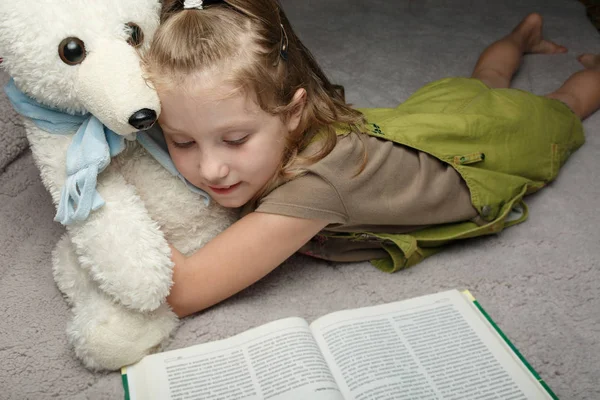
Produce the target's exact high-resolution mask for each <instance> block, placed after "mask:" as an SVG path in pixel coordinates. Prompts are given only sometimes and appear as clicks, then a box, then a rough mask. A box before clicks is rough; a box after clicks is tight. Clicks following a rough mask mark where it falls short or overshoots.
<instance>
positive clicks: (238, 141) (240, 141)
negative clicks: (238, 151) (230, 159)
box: [223, 135, 250, 146]
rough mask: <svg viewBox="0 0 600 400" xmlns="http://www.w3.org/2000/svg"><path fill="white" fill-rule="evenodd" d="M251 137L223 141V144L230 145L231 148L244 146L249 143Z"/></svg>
mask: <svg viewBox="0 0 600 400" xmlns="http://www.w3.org/2000/svg"><path fill="white" fill-rule="evenodd" d="M249 137H250V135H246V136H243V137H241V138H238V139H223V143H225V144H228V145H230V146H241V145H242V144H244V143H246V142H247V141H248V138H249Z"/></svg>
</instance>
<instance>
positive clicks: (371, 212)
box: [244, 133, 477, 261]
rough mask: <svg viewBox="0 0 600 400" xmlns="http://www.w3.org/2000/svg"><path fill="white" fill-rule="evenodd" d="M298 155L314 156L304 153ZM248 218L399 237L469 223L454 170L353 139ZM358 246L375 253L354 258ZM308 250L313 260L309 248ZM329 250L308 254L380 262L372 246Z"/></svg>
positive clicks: (465, 194) (465, 196)
mask: <svg viewBox="0 0 600 400" xmlns="http://www.w3.org/2000/svg"><path fill="white" fill-rule="evenodd" d="M359 135H360V137H359ZM361 138H362V140H361ZM363 144H364V149H365V150H366V152H367V163H366V165H365V168H364V169H363V170H362V172H360V173H359V174H358V175H356V173H357V172H358V171H359V167H360V165H361V164H362V162H363ZM306 151H307V152H310V151H314V149H311V147H310V146H309V148H308V149H307V150H306ZM252 208H253V207H252V206H249V207H248V208H247V209H245V210H244V214H245V213H247V212H249V211H252ZM255 211H257V212H265V213H272V214H280V215H287V216H293V217H299V218H308V219H321V220H325V221H328V222H329V225H327V227H326V228H325V231H329V232H386V233H406V232H410V231H414V230H417V229H420V228H423V227H425V226H430V225H437V224H444V223H449V222H457V221H463V220H469V219H472V218H474V217H476V216H477V211H476V210H475V208H474V207H473V206H472V204H471V199H470V193H469V189H468V188H467V185H466V184H465V182H464V181H463V179H462V178H461V177H460V175H459V174H458V172H456V170H455V169H454V168H452V167H451V166H449V165H448V164H446V163H443V162H441V161H440V160H438V159H437V158H435V157H433V156H430V155H428V154H427V153H423V152H420V151H416V150H414V149H411V148H409V147H406V146H402V145H399V144H395V143H393V142H391V141H387V140H383V139H379V138H376V137H373V136H369V135H366V134H359V133H350V134H348V135H344V136H338V142H337V144H336V146H335V148H334V149H333V150H332V151H331V153H329V154H328V155H327V156H326V157H325V158H323V159H322V160H320V161H318V162H317V163H315V164H313V165H312V166H310V167H309V168H308V173H306V174H305V175H303V176H300V177H298V178H296V179H294V180H292V181H290V182H287V183H285V184H283V185H281V186H279V187H277V188H275V189H274V190H272V191H271V192H270V193H268V194H267V195H265V196H264V197H263V198H262V199H261V200H259V202H258V206H256V209H255ZM309 245H310V243H309ZM313 245H314V243H313ZM321 245H322V243H321ZM321 245H320V246H318V247H319V248H320V249H321V248H322V247H323V246H321ZM357 246H358V247H357ZM365 246H366V248H365V249H364V250H367V249H374V248H375V249H378V250H377V251H376V252H373V251H367V252H366V253H365V252H364V251H362V252H361V251H360V250H361V249H362V248H364V247H365ZM309 247H311V250H310V252H311V253H315V249H314V246H309ZM335 247H336V249H321V250H320V251H319V253H320V254H313V255H315V256H319V257H322V258H327V259H331V260H339V261H356V260H359V259H360V260H366V259H372V258H380V257H383V256H384V255H385V253H384V252H383V250H381V246H380V245H379V244H376V243H371V244H368V243H364V244H362V245H361V244H357V243H353V244H352V245H351V246H350V244H349V246H342V247H347V249H344V248H341V249H338V248H337V247H339V246H335ZM348 251H351V252H352V253H353V254H354V255H353V256H352V257H350V258H348V256H349V254H332V252H333V253H339V252H342V253H347V252H348ZM356 251H358V253H356ZM376 255H379V257H376Z"/></svg>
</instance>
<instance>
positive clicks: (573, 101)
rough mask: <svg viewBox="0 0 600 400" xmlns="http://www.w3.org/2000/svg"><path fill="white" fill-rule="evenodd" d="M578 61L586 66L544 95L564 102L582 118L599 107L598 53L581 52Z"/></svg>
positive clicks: (599, 76)
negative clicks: (554, 89) (556, 88)
mask: <svg viewBox="0 0 600 400" xmlns="http://www.w3.org/2000/svg"><path fill="white" fill-rule="evenodd" d="M579 62H580V63H581V64H583V66H584V67H585V68H586V69H584V70H583V71H579V72H576V73H574V74H573V75H571V76H570V77H569V79H567V80H566V82H565V83H564V84H563V85H562V86H561V87H560V88H558V90H556V91H555V92H552V93H550V94H547V95H546V97H550V98H552V99H558V100H560V101H562V102H563V103H566V104H567V105H568V106H569V107H570V108H571V110H573V112H574V113H575V114H577V115H578V116H579V118H581V119H584V118H586V117H587V116H589V115H590V114H592V113H593V112H594V111H596V110H598V109H599V108H600V54H596V55H594V54H583V55H581V56H579Z"/></svg>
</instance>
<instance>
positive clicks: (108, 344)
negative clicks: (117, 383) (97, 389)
mask: <svg viewBox="0 0 600 400" xmlns="http://www.w3.org/2000/svg"><path fill="white" fill-rule="evenodd" d="M73 313H74V317H73V320H72V321H71V322H70V323H69V325H68V327H67V335H68V337H69V342H70V343H71V344H72V345H73V347H74V350H75V354H76V356H77V357H78V358H79V359H80V360H81V361H82V362H83V364H84V365H85V366H86V367H87V368H89V369H91V370H118V369H119V368H121V367H123V366H126V365H131V364H133V363H136V362H137V361H139V360H140V359H142V357H144V356H145V355H148V354H150V353H153V352H156V351H158V350H160V349H161V348H162V347H163V346H164V345H165V344H166V342H167V340H168V339H169V337H170V335H171V333H172V332H173V331H174V330H175V328H176V327H177V325H178V321H179V320H178V318H177V316H176V315H175V314H174V313H173V312H172V311H171V310H170V309H169V307H168V306H167V305H163V306H161V307H160V308H158V309H157V310H154V311H152V312H148V313H139V312H135V311H131V310H127V309H125V308H123V307H121V306H120V305H118V304H115V303H113V302H111V301H110V300H109V299H108V298H106V297H105V296H98V298H96V299H94V300H93V301H90V302H89V303H88V304H85V305H79V304H78V305H77V306H76V307H74V308H73Z"/></svg>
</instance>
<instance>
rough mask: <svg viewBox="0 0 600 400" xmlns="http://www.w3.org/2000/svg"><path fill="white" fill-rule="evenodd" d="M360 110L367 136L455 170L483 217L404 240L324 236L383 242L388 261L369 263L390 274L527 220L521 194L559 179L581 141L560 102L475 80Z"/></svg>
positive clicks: (442, 84)
mask: <svg viewBox="0 0 600 400" xmlns="http://www.w3.org/2000/svg"><path fill="white" fill-rule="evenodd" d="M360 111H361V112H362V113H363V114H364V115H365V117H366V120H367V122H368V123H367V131H368V132H367V133H368V134H370V135H372V136H376V137H379V138H383V139H387V140H392V141H394V142H396V143H399V144H402V145H405V146H408V147H411V148H414V149H416V150H419V151H423V152H426V153H428V154H430V155H432V156H434V157H436V158H438V159H439V160H441V161H443V162H445V163H448V164H450V165H451V166H452V167H453V168H455V169H456V171H458V173H459V174H460V175H461V176H462V178H463V179H464V180H465V182H466V184H467V186H468V188H469V190H470V192H471V202H472V204H473V206H474V207H475V209H476V210H477V211H478V214H479V216H478V217H477V218H476V220H477V222H475V221H464V222H458V223H451V224H444V225H435V226H431V227H427V228H424V229H421V230H417V231H413V232H410V233H404V234H388V233H376V232H363V233H331V234H329V233H327V234H323V233H321V234H320V235H322V236H326V237H330V238H331V239H333V238H336V239H342V238H344V239H347V240H353V241H361V240H377V241H380V242H381V244H382V246H383V248H384V249H385V250H386V252H387V253H388V255H389V257H386V258H382V259H375V260H371V263H372V264H373V265H375V266H376V267H377V268H379V269H381V270H383V271H386V272H395V271H397V270H399V269H402V268H405V267H409V266H412V265H414V264H416V263H418V262H420V261H421V260H423V259H424V258H425V257H427V256H430V255H432V254H434V253H436V252H438V251H439V250H441V248H442V246H443V245H445V244H447V243H449V242H452V241H455V240H458V239H466V238H471V237H475V236H482V235H488V234H493V233H498V232H500V231H502V230H503V229H504V228H506V227H509V226H512V225H515V224H517V223H520V222H523V221H524V220H525V219H526V218H527V214H528V209H527V206H526V205H525V203H524V202H523V196H525V195H527V194H530V193H533V192H535V191H537V190H539V189H541V188H542V187H544V186H545V185H546V184H547V183H548V182H550V181H552V180H553V179H554V178H556V176H557V174H558V171H559V169H560V167H561V166H562V165H563V164H564V163H565V161H566V160H567V159H568V157H569V156H570V155H571V153H572V152H573V151H574V150H576V149H577V148H579V147H580V146H581V145H582V144H583V142H584V135H583V128H582V124H581V121H580V119H579V118H578V117H577V116H576V115H575V114H574V113H573V112H572V111H571V110H570V109H569V108H568V107H567V106H566V105H565V104H563V103H562V102H560V101H558V100H553V99H549V98H546V97H542V96H537V95H534V94H531V93H528V92H525V91H522V90H518V89H492V88H489V87H488V86H486V85H485V84H484V83H483V82H481V81H480V80H477V79H472V78H447V79H442V80H439V81H435V82H432V83H430V84H428V85H426V86H424V87H423V88H421V89H420V90H418V91H417V92H416V93H415V94H413V95H412V96H411V97H410V98H409V99H408V100H407V101H406V102H404V103H402V104H401V105H400V106H398V107H397V108H380V109H361V110H360ZM343 133H344V132H340V134H343Z"/></svg>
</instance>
